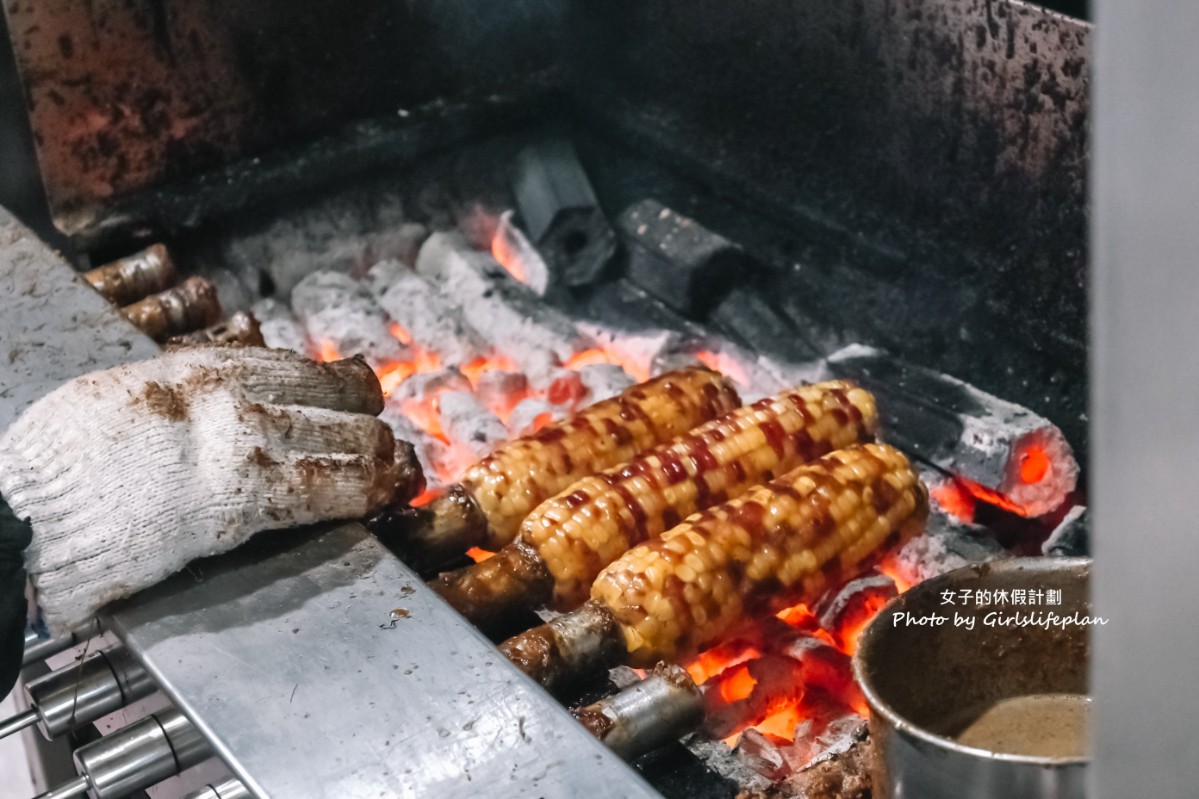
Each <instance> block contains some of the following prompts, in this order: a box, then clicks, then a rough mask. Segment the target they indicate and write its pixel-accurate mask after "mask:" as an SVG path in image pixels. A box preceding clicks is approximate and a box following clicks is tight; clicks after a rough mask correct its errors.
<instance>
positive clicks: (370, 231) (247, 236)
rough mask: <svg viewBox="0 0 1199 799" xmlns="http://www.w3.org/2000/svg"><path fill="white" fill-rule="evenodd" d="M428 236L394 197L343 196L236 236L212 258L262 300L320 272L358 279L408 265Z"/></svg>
mask: <svg viewBox="0 0 1199 799" xmlns="http://www.w3.org/2000/svg"><path fill="white" fill-rule="evenodd" d="M427 235H428V231H427V230H426V229H425V228H424V227H423V226H422V225H414V224H406V223H405V222H404V215H403V207H402V205H401V204H400V202H399V198H398V197H397V196H395V195H384V196H382V197H380V198H376V199H374V200H371V201H367V199H366V198H365V197H364V196H363V195H362V194H361V193H360V192H351V193H349V194H347V193H341V194H334V195H332V196H330V197H328V198H326V199H322V200H320V201H319V202H316V203H312V204H309V205H306V206H305V207H302V208H300V209H297V210H296V211H294V212H292V213H289V214H284V215H282V216H279V217H277V218H275V219H274V220H273V221H272V222H271V223H270V224H268V225H265V226H263V227H261V228H258V229H255V230H252V231H243V232H240V233H235V234H234V235H233V236H231V237H229V238H228V239H227V240H225V241H223V242H222V243H221V244H220V251H219V252H217V253H214V256H213V257H214V258H215V259H216V260H217V261H219V262H221V263H223V264H225V265H226V266H228V267H229V268H230V269H231V270H233V272H234V273H235V274H237V275H239V276H241V278H242V280H243V281H244V282H245V283H246V284H247V285H251V286H258V287H259V288H260V293H261V294H262V295H264V296H278V297H281V298H287V297H288V296H290V294H291V291H292V289H293V288H294V287H295V286H296V285H297V284H298V283H299V282H300V281H301V280H303V279H304V278H305V277H307V276H308V275H310V274H311V273H313V272H316V271H318V270H325V271H333V272H342V273H345V274H353V275H356V276H361V275H362V274H364V273H365V272H366V270H367V269H368V268H369V267H370V266H371V265H372V264H374V263H375V262H376V261H380V260H386V259H388V258H395V259H399V260H401V261H408V262H409V263H411V262H412V259H414V258H415V255H416V251H417V249H418V248H419V245H420V242H421V241H423V240H424V238H425V237H426V236H427Z"/></svg>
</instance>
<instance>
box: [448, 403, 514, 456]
mask: <svg viewBox="0 0 1199 799" xmlns="http://www.w3.org/2000/svg"><path fill="white" fill-rule="evenodd" d="M437 415H438V418H439V420H440V422H441V429H442V431H443V432H444V433H445V436H446V438H448V439H449V440H450V441H452V442H453V443H455V444H458V445H460V446H462V447H465V448H466V449H468V450H470V452H471V454H472V455H474V457H475V460H478V459H480V458H484V457H486V456H487V455H490V454H491V451H492V450H493V449H495V448H496V447H497V446H499V445H500V444H502V443H503V442H504V441H507V440H508V430H507V429H506V428H505V427H504V423H503V422H501V421H500V420H499V418H498V417H497V416H496V415H495V414H493V413H491V412H490V411H489V410H487V409H486V408H484V407H483V406H482V405H481V404H479V402H478V400H476V399H475V397H474V395H473V394H470V393H467V392H465V391H446V392H444V393H442V394H441V395H440V396H438V398H437Z"/></svg>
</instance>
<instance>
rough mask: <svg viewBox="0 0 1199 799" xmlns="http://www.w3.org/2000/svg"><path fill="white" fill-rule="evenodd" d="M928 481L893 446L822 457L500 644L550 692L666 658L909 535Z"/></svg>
mask: <svg viewBox="0 0 1199 799" xmlns="http://www.w3.org/2000/svg"><path fill="white" fill-rule="evenodd" d="M927 508H928V499H927V492H926V490H925V488H924V486H923V485H922V484H921V483H920V479H919V477H918V476H917V475H916V473H915V472H914V471H913V469H912V467H911V465H910V464H909V463H908V460H907V458H905V457H904V455H903V454H902V453H901V452H899V451H898V450H896V449H893V448H891V447H888V446H884V445H875V444H867V445H864V446H856V447H852V448H849V449H845V450H839V451H837V452H834V453H831V454H829V455H826V456H825V457H823V458H821V459H820V460H819V461H818V462H816V463H813V464H810V465H807V466H801V467H799V468H798V469H795V470H794V471H792V472H790V473H788V474H787V475H785V476H784V477H782V478H780V479H778V480H776V481H774V482H773V483H770V484H768V485H765V486H761V487H759V488H756V489H754V490H751V491H750V492H748V493H747V494H745V495H743V496H742V497H741V498H739V499H735V500H733V501H731V502H728V503H725V504H724V505H720V506H718V507H715V508H712V509H710V510H707V511H704V512H703V513H700V514H697V515H695V516H692V517H691V518H689V519H687V520H686V521H685V522H683V523H682V524H681V525H679V526H678V527H676V528H674V529H673V530H670V531H669V532H667V533H665V534H664V535H662V536H661V537H660V538H657V539H654V540H652V541H649V542H647V543H645V544H641V545H640V546H637V547H635V548H633V549H631V550H629V551H628V552H626V553H625V554H624V555H623V556H622V557H621V558H620V559H619V560H617V561H616V562H615V563H613V564H612V565H610V566H608V567H607V568H606V569H605V570H604V571H603V573H601V574H600V576H599V578H598V579H597V580H596V581H595V583H594V584H593V585H592V587H591V597H592V599H591V601H589V602H587V603H585V604H584V605H583V606H582V607H581V608H579V609H578V610H576V611H574V612H572V613H569V614H567V615H565V616H562V617H560V618H558V619H555V620H554V621H553V622H551V623H550V624H548V625H543V626H542V627H539V628H536V629H534V630H530V631H529V632H527V633H524V634H522V635H520V636H517V637H516V638H513V639H510V640H509V641H507V642H505V643H504V644H503V645H502V646H501V649H502V650H503V651H504V653H505V654H506V655H507V656H508V657H509V658H511V659H512V660H513V661H514V662H515V663H517V665H519V666H521V668H523V669H524V670H525V671H526V672H528V673H529V674H531V675H532V676H533V677H534V678H536V679H538V680H540V681H541V682H542V683H543V684H545V685H547V686H548V687H553V686H554V685H555V684H556V683H557V682H558V681H559V680H561V679H562V678H563V677H565V676H567V675H568V674H570V673H573V672H574V671H576V670H579V669H585V668H593V667H596V666H600V665H612V662H613V661H614V660H618V659H619V660H624V661H626V662H628V663H630V664H631V665H634V666H646V665H650V664H652V663H654V662H656V661H657V660H660V659H667V660H673V659H676V658H677V657H679V656H680V655H682V654H686V653H689V652H693V651H695V650H696V649H697V648H698V647H701V646H703V645H704V644H706V643H709V642H710V641H712V640H713V639H715V638H716V637H718V636H719V635H721V634H722V633H723V632H725V631H726V630H727V629H728V628H729V627H730V626H731V625H733V624H734V623H735V622H736V621H737V620H738V619H739V618H741V617H742V616H743V615H745V614H746V613H747V612H748V611H750V610H759V609H762V608H765V609H773V608H776V607H783V606H786V605H790V604H793V603H795V602H797V601H802V600H805V599H811V598H812V597H814V596H815V595H816V594H817V593H818V592H820V591H821V590H823V589H824V588H825V587H826V586H827V584H828V583H829V582H830V581H832V580H836V579H844V578H845V577H848V576H851V575H852V573H853V572H854V571H856V570H858V569H860V568H861V567H862V566H863V565H864V564H865V563H866V562H867V561H868V560H869V559H870V558H871V556H872V555H873V554H874V553H876V552H878V551H880V550H882V549H884V548H887V547H889V546H891V545H892V544H893V543H897V542H898V541H899V540H900V539H901V538H903V537H905V536H907V535H909V534H913V533H915V532H916V531H917V530H919V529H920V527H921V525H922V524H923V521H924V518H925V516H926V515H927Z"/></svg>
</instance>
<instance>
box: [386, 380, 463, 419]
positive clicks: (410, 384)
mask: <svg viewBox="0 0 1199 799" xmlns="http://www.w3.org/2000/svg"><path fill="white" fill-rule="evenodd" d="M470 390H471V388H470V381H469V380H467V379H466V377H465V376H463V374H462V373H461V372H459V371H458V370H457V369H440V370H438V371H436V372H420V373H418V374H414V375H412V376H411V377H409V378H408V379H407V380H405V381H404V382H402V383H400V385H399V386H397V387H396V389H395V390H394V391H393V392H392V393H391V396H390V397H388V402H389V403H395V404H396V405H397V406H398V407H399V408H400V409H401V410H403V411H404V412H405V413H407V414H408V418H409V419H411V420H412V421H413V422H414V423H415V424H416V425H417V426H418V427H420V428H421V429H423V430H437V429H439V427H438V421H437V399H438V397H440V396H441V395H442V394H445V393H446V392H453V391H457V392H461V393H470Z"/></svg>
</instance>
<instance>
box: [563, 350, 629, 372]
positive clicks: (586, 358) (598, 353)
mask: <svg viewBox="0 0 1199 799" xmlns="http://www.w3.org/2000/svg"><path fill="white" fill-rule="evenodd" d="M593 363H615V364H617V365H619V361H616V360H614V359H613V358H612V356H610V355H609V354H608V353H606V352H604V351H603V350H601V349H590V350H583V351H582V352H576V353H575V354H574V355H572V356H570V357H569V358H567V359H566V363H565V364H564V365H565V366H566V368H567V369H578V368H579V367H580V366H587V365H588V364H593Z"/></svg>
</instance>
